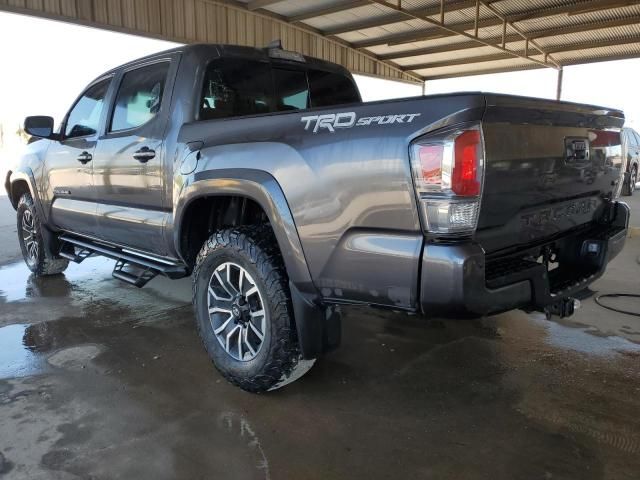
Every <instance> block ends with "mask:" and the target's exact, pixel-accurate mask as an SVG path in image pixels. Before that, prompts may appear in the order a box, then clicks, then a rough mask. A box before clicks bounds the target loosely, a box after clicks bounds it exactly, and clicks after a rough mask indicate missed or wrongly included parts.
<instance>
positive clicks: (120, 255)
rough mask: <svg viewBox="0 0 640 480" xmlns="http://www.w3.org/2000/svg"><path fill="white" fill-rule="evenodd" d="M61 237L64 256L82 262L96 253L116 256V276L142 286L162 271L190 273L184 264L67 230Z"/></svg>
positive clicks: (171, 274)
mask: <svg viewBox="0 0 640 480" xmlns="http://www.w3.org/2000/svg"><path fill="white" fill-rule="evenodd" d="M60 241H61V242H63V244H62V249H61V251H60V256H61V257H64V258H67V259H69V260H71V261H72V262H75V263H80V262H82V261H83V260H84V259H85V258H87V257H89V256H91V255H93V254H97V255H102V256H103V257H107V258H112V259H114V260H116V265H115V267H114V269H113V277H114V278H117V279H118V280H122V281H124V282H127V283H130V284H131V285H135V286H136V287H139V288H140V287H143V286H145V285H146V284H147V283H148V282H149V280H151V279H152V278H154V277H155V276H156V275H159V274H160V275H164V276H166V277H169V278H172V279H175V278H182V277H186V276H187V275H188V271H187V268H186V267H185V266H184V265H182V264H179V263H168V262H165V261H160V260H155V259H153V258H151V257H143V256H141V255H136V254H135V253H133V252H129V251H126V252H125V251H123V249H121V248H119V247H116V246H111V245H105V244H103V243H97V242H93V241H91V240H88V239H84V238H76V237H73V236H71V235H66V234H65V235H61V236H60ZM65 244H69V245H70V246H71V247H72V248H71V249H70V250H71V252H69V249H65V246H66V245H65Z"/></svg>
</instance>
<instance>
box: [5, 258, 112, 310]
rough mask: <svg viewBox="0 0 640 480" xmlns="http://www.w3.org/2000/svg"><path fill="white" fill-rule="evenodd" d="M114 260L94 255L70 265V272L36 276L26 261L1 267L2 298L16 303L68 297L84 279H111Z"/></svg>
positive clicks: (88, 280) (91, 280)
mask: <svg viewBox="0 0 640 480" xmlns="http://www.w3.org/2000/svg"><path fill="white" fill-rule="evenodd" d="M112 263H113V262H112V261H110V260H109V259H106V258H95V259H90V260H88V261H86V263H82V264H79V265H78V264H70V265H69V268H68V269H67V271H66V272H65V273H63V274H60V275H53V276H50V277H36V276H35V275H33V274H32V273H31V271H30V270H29V269H28V268H27V266H26V265H25V264H24V263H23V262H18V263H13V264H10V265H6V266H4V267H2V268H0V298H4V300H5V301H6V302H14V301H17V300H24V299H27V298H39V297H68V296H70V295H71V293H72V292H73V291H74V290H75V289H76V288H78V287H79V286H81V285H82V284H83V282H89V283H96V280H99V279H103V278H108V277H110V275H111V270H112V269H113V264H112Z"/></svg>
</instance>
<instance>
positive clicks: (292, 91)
mask: <svg viewBox="0 0 640 480" xmlns="http://www.w3.org/2000/svg"><path fill="white" fill-rule="evenodd" d="M360 101H361V100H360V93H359V92H358V88H357V87H356V85H355V83H354V81H353V80H352V79H351V78H350V77H349V76H347V75H344V74H341V73H338V72H332V71H325V70H321V69H315V68H309V67H307V66H306V65H305V64H300V65H289V64H286V65H281V64H278V63H271V62H268V61H257V60H245V59H236V58H221V59H217V60H213V61H212V62H210V63H209V65H208V66H207V68H206V71H205V74H204V81H203V87H202V93H201V96H200V101H199V102H200V103H199V105H200V107H199V115H198V119H199V120H212V119H219V118H230V117H241V116H251V115H258V114H264V113H274V112H287V111H296V110H304V109H307V108H313V107H329V106H338V105H343V104H348V103H359V102H360Z"/></svg>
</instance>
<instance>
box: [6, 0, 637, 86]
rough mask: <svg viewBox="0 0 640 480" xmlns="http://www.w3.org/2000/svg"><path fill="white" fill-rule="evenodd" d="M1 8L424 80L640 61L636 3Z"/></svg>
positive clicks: (311, 0) (160, 3)
mask: <svg viewBox="0 0 640 480" xmlns="http://www.w3.org/2000/svg"><path fill="white" fill-rule="evenodd" d="M0 10H7V11H13V12H18V13H26V14H29V15H36V16H41V17H46V18H53V19H57V20H64V21H69V22H73V23H79V24H84V25H90V26H95V27H98V28H105V29H112V30H117V31H123V32H127V33H134V34H138V35H146V36H152V37H156V38H162V39H165V40H173V41H178V42H184V43H191V42H212V43H234V44H241V45H250V46H256V47H263V46H265V45H266V44H267V43H269V41H271V40H274V39H277V38H281V39H282V41H283V44H284V46H285V48H288V49H291V50H297V51H300V52H302V53H305V54H308V55H312V56H316V57H320V58H324V59H326V60H330V61H333V62H336V63H340V64H342V65H344V66H345V67H347V68H348V69H350V70H351V71H352V72H354V73H362V74H367V75H373V76H379V77H383V78H389V79H394V80H403V81H409V82H422V81H423V80H429V79H438V78H448V77H458V76H464V75H477V74H483V73H496V72H507V71H515V70H526V69H531V68H544V67H549V68H555V69H561V68H562V67H563V66H566V65H575V64H580V63H590V62H597V61H602V60H614V59H623V58H633V57H639V56H640V1H629V0H625V1H620V0H493V1H491V0H241V1H235V0H234V1H232V0H226V1H223V0H215V1H214V0H175V1H174V0H0Z"/></svg>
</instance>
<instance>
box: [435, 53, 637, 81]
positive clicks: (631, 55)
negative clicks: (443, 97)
mask: <svg viewBox="0 0 640 480" xmlns="http://www.w3.org/2000/svg"><path fill="white" fill-rule="evenodd" d="M636 58H638V53H622V54H620V55H606V56H602V57H596V58H593V57H592V58H580V59H577V60H568V61H564V62H562V65H563V66H565V67H566V66H567V65H584V64H586V63H600V62H611V61H614V60H629V59H636ZM539 68H542V66H541V65H538V64H537V63H534V64H530V65H518V66H516V67H506V68H505V67H498V68H488V69H486V70H474V71H466V72H455V73H444V74H442V75H432V76H430V75H425V76H424V79H425V81H429V80H442V79H446V78H459V77H472V76H476V75H489V74H491V73H507V72H520V71H523V70H535V69H539Z"/></svg>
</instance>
